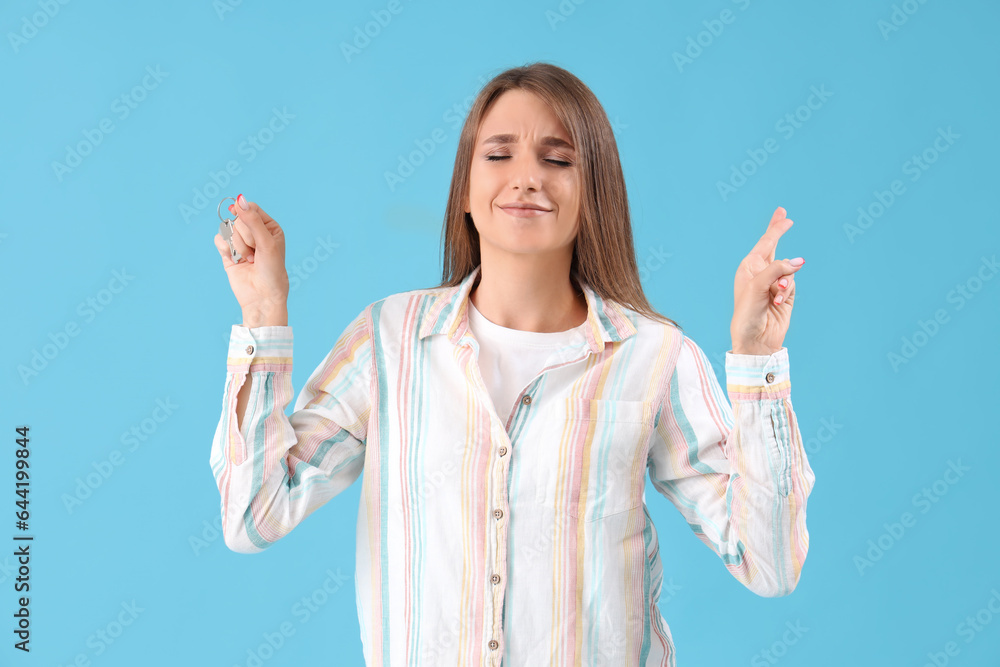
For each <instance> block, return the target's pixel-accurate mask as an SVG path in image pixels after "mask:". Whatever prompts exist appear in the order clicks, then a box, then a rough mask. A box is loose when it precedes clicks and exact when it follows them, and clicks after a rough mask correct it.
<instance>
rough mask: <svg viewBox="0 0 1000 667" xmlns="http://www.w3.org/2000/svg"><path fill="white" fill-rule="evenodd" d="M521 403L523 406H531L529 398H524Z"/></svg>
mask: <svg viewBox="0 0 1000 667" xmlns="http://www.w3.org/2000/svg"><path fill="white" fill-rule="evenodd" d="M521 402H522V403H524V404H525V405H531V396H525V397H524V398H522V399H521Z"/></svg>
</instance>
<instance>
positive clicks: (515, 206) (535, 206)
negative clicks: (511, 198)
mask: <svg viewBox="0 0 1000 667" xmlns="http://www.w3.org/2000/svg"><path fill="white" fill-rule="evenodd" d="M500 208H503V209H526V210H530V211H549V210H551V209H547V208H544V207H542V206H539V205H538V204H531V203H528V202H511V203H510V204H501V205H500Z"/></svg>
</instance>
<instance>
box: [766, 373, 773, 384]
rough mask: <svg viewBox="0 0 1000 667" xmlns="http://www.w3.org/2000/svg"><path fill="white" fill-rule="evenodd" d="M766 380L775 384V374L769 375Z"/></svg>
mask: <svg viewBox="0 0 1000 667" xmlns="http://www.w3.org/2000/svg"><path fill="white" fill-rule="evenodd" d="M764 379H765V380H767V381H768V382H774V373H768V374H767V376H765V377H764Z"/></svg>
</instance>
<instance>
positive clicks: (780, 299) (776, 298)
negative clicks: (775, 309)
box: [774, 294, 785, 306]
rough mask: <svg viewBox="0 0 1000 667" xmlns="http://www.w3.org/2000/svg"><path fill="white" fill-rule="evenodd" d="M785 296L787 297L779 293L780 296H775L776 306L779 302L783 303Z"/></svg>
mask: <svg viewBox="0 0 1000 667" xmlns="http://www.w3.org/2000/svg"><path fill="white" fill-rule="evenodd" d="M784 298H785V297H784V296H783V295H781V294H779V295H778V296H776V297H775V298H774V305H776V306H777V305H778V304H779V303H781V301H782V299H784Z"/></svg>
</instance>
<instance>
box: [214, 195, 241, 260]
mask: <svg viewBox="0 0 1000 667" xmlns="http://www.w3.org/2000/svg"><path fill="white" fill-rule="evenodd" d="M226 199H232V200H233V203H234V204H235V203H236V199H235V198H234V197H226V198H225V199H223V200H222V201H220V202H219V208H218V214H219V220H222V222H221V223H219V234H221V235H222V238H223V239H224V240H225V241H226V243H227V244H229V257H230V258H231V259H232V260H233V264H239V263H240V260H241V259H243V258H242V257H241V256H240V253H238V252H237V251H236V247H235V246H234V245H233V223H235V222H236V218H232V219H229V218H223V217H222V205H223V204H225V203H226Z"/></svg>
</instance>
